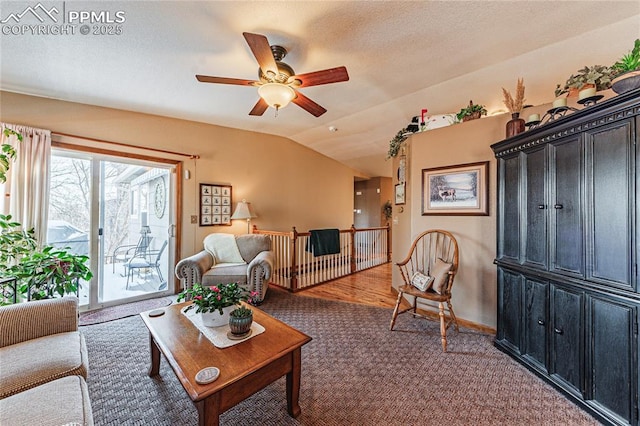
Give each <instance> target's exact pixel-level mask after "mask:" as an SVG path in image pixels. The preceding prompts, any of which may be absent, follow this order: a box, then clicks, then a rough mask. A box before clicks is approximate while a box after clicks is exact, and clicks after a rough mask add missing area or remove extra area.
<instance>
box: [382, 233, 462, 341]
mask: <svg viewBox="0 0 640 426" xmlns="http://www.w3.org/2000/svg"><path fill="white" fill-rule="evenodd" d="M397 265H398V268H400V274H401V275H402V280H403V281H404V285H401V286H400V287H399V288H398V293H399V294H398V300H397V302H396V307H395V308H394V310H393V315H392V317H391V325H390V326H389V330H392V331H393V326H394V324H395V322H396V318H397V317H398V314H402V313H405V312H409V313H410V314H412V315H413V316H414V317H420V318H425V319H434V317H435V318H439V320H440V335H441V340H442V350H443V352H446V351H447V328H448V327H449V325H451V324H452V323H453V325H454V327H455V330H456V331H458V320H457V319H456V315H455V313H454V312H453V305H452V304H451V287H452V286H453V279H454V277H455V276H456V272H457V271H458V243H457V241H456V239H455V238H454V236H453V235H452V234H451V233H449V232H447V231H442V230H439V229H432V230H429V231H425V232H423V233H422V234H420V235H418V237H417V238H416V239H415V241H414V242H413V244H412V245H411V248H410V249H409V255H408V256H407V258H406V259H404V260H403V261H402V262H400V263H397ZM405 294H406V295H407V296H413V303H412V304H411V306H410V307H409V308H406V309H403V310H400V304H401V303H402V299H403V297H404V295H405ZM419 300H420V301H421V302H422V303H423V304H421V306H420V308H421V309H422V310H423V311H425V313H427V314H429V313H431V314H432V315H421V314H419V313H418V312H417V304H418V301H419ZM433 309H436V310H437V316H436V315H435V314H434V312H433ZM445 309H446V310H447V311H448V313H449V319H448V320H447V318H446V316H445Z"/></svg>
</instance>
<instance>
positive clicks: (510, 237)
mask: <svg viewBox="0 0 640 426" xmlns="http://www.w3.org/2000/svg"><path fill="white" fill-rule="evenodd" d="M499 167H500V171H499V176H500V177H499V179H500V181H499V185H500V192H501V198H503V199H504V201H505V202H504V203H503V204H502V205H501V206H500V209H501V210H500V212H499V215H498V217H499V225H498V227H499V229H498V258H499V259H502V260H506V261H510V262H514V263H520V157H519V156H518V155H516V156H512V157H507V158H504V159H501V160H500V162H499Z"/></svg>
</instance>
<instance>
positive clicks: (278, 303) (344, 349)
mask: <svg viewBox="0 0 640 426" xmlns="http://www.w3.org/2000/svg"><path fill="white" fill-rule="evenodd" d="M261 309H263V310H265V311H266V312H268V313H270V314H271V315H273V316H274V317H276V318H279V319H281V320H283V321H285V322H287V323H288V324H290V325H292V326H293V327H296V328H298V329H299V330H301V331H303V332H305V333H307V334H308V335H310V336H311V337H312V338H313V340H312V341H311V342H310V343H309V344H307V345H306V346H304V347H303V348H302V385H301V391H300V406H301V408H302V414H301V415H300V417H298V419H292V418H291V417H289V416H288V414H287V411H286V399H285V382H284V379H283V378H281V379H279V380H278V381H276V382H275V383H273V384H271V385H269V386H268V387H266V388H265V389H263V390H262V391H260V392H258V393H256V394H254V395H253V396H251V397H250V398H248V399H247V400H245V401H243V402H242V403H240V404H239V405H237V406H236V407H234V408H232V409H230V410H228V411H227V412H225V413H224V414H223V415H221V417H220V423H221V424H222V425H243V426H245V425H273V426H286V425H318V426H320V425H322V426H325V425H326V426H333V425H336V426H337V425H355V424H357V425H447V426H451V425H596V424H598V422H596V421H595V420H594V419H593V418H592V417H590V416H589V415H588V414H587V413H586V412H584V411H582V410H580V409H579V408H577V407H576V406H575V405H573V404H572V403H571V402H569V401H568V400H567V399H565V398H564V397H563V396H562V395H561V394H560V393H558V392H557V391H555V390H554V389H553V388H552V387H551V386H549V385H547V384H546V383H545V382H543V381H541V380H540V379H538V378H537V377H536V376H534V375H533V374H532V373H530V372H529V371H527V370H526V369H525V368H524V367H522V366H520V365H519V364H518V363H516V362H515V361H513V360H512V359H511V358H509V357H508V356H506V355H505V354H503V353H501V352H500V351H498V350H497V349H495V348H494V347H493V346H492V336H487V335H483V334H479V333H477V332H474V331H470V330H465V329H461V332H460V333H459V334H455V332H453V333H452V334H451V336H450V339H449V350H450V352H448V353H447V354H443V353H442V348H441V345H440V338H439V331H438V330H439V329H438V324H437V323H435V322H431V321H424V320H419V319H412V318H411V317H410V316H407V315H403V316H400V317H399V318H398V322H397V326H396V327H397V330H398V331H393V332H390V331H388V326H389V320H390V317H391V310H388V309H382V308H375V307H369V306H364V305H353V304H347V303H342V302H331V301H326V300H322V299H315V298H309V297H304V296H299V295H291V294H288V293H283V292H277V293H275V292H272V293H270V294H269V295H268V297H267V299H266V300H265V302H264V304H263V305H262V306H261ZM81 330H82V332H83V333H84V334H85V336H86V339H87V344H88V349H89V366H90V370H89V380H88V384H89V393H90V396H91V402H92V406H93V414H94V419H95V424H96V425H98V426H100V425H110V426H115V425H197V413H196V410H195V408H194V406H193V404H192V403H191V401H190V399H189V397H188V396H187V394H186V393H185V391H184V390H183V389H182V387H181V385H180V383H179V382H178V380H177V379H176V377H175V375H174V374H173V371H172V370H171V368H170V367H169V366H168V364H167V362H166V360H164V359H162V362H161V370H160V374H161V376H160V378H156V379H151V378H149V377H148V376H147V369H148V366H149V348H148V345H149V341H148V332H147V330H146V328H145V326H144V324H143V322H142V320H141V319H140V317H131V318H125V319H122V320H118V321H112V322H108V323H104V324H97V325H91V326H86V327H82V328H81ZM212 364H215V360H212Z"/></svg>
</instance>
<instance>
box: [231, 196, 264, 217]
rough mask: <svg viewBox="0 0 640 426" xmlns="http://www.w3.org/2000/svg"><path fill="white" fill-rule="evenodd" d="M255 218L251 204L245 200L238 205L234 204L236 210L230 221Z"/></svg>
mask: <svg viewBox="0 0 640 426" xmlns="http://www.w3.org/2000/svg"><path fill="white" fill-rule="evenodd" d="M254 217H258V216H256V214H255V213H254V212H253V209H252V208H251V203H248V202H247V200H242V201H240V202H239V203H238V204H236V210H235V211H234V212H233V214H232V215H231V219H251V218H254Z"/></svg>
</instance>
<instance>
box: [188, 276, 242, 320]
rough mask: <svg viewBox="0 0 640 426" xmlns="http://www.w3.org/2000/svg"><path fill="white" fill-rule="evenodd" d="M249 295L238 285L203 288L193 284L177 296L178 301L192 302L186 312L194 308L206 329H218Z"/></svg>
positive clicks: (200, 285)
mask: <svg viewBox="0 0 640 426" xmlns="http://www.w3.org/2000/svg"><path fill="white" fill-rule="evenodd" d="M249 297H250V293H249V292H248V291H247V290H245V289H243V288H242V287H240V286H239V285H238V283H230V284H219V285H212V286H209V287H207V286H203V285H202V284H194V285H193V287H191V288H189V289H187V290H184V291H183V292H182V293H180V294H179V295H178V301H181V300H192V301H193V303H192V304H191V305H189V306H188V307H187V308H186V309H185V312H186V311H189V310H190V309H193V308H196V313H199V314H200V315H201V317H202V323H203V324H204V325H205V326H208V327H219V326H221V325H226V324H228V322H229V314H230V313H231V311H233V310H234V309H235V308H237V307H239V306H240V302H242V301H247V300H249Z"/></svg>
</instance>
